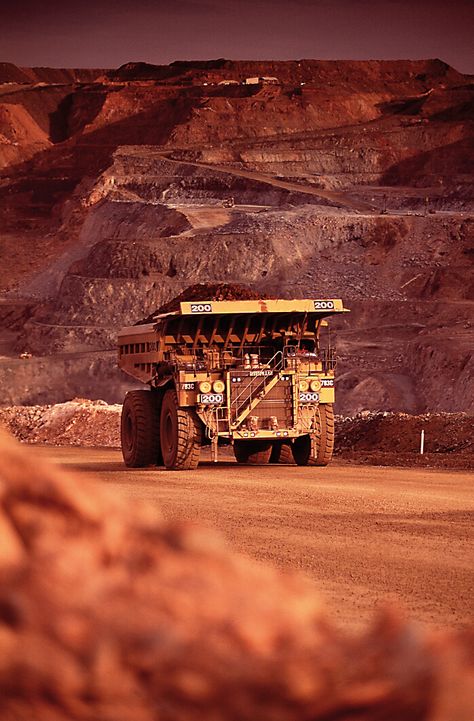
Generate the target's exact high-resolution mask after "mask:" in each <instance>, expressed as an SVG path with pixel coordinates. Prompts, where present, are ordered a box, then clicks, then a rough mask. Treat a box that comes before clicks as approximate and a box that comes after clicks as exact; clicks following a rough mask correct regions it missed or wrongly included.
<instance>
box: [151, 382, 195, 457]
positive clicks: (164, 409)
mask: <svg viewBox="0 0 474 721" xmlns="http://www.w3.org/2000/svg"><path fill="white" fill-rule="evenodd" d="M201 440H202V426H201V422H200V420H199V418H198V417H197V415H196V413H195V412H194V411H191V410H188V409H186V408H180V407H179V406H178V398H177V396H176V391H175V390H174V389H170V390H167V391H166V393H165V395H164V397H163V403H162V405H161V419H160V441H161V452H162V455H163V463H164V464H165V466H166V468H168V469H169V470H172V471H192V470H194V469H195V468H197V466H198V463H199V456H200V453H201Z"/></svg>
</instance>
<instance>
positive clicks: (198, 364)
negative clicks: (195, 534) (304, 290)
mask: <svg viewBox="0 0 474 721" xmlns="http://www.w3.org/2000/svg"><path fill="white" fill-rule="evenodd" d="M345 312H348V311H347V310H346V309H345V308H344V307H343V303H342V301H341V300H338V299H323V300H237V301H229V300H224V301H212V300H203V301H199V302H195V301H193V302H187V303H181V304H180V309H179V310H178V311H175V312H172V313H165V314H162V315H157V316H155V318H154V321H155V322H153V323H149V324H146V325H136V326H132V327H128V328H123V329H122V330H121V331H120V333H119V336H118V344H119V366H120V368H121V369H122V370H123V371H125V372H126V373H128V374H129V375H131V376H133V377H134V378H136V379H137V380H139V381H141V382H143V383H145V384H147V385H148V386H149V387H150V388H149V390H136V391H131V392H130V393H128V394H127V396H126V398H125V401H124V404H123V411H122V428H121V432H122V452H123V457H124V460H125V463H126V465H127V466H130V467H134V468H137V467H143V466H148V465H152V464H156V465H163V464H164V465H165V466H166V468H169V469H175V470H190V469H193V468H196V466H197V464H198V462H199V455H200V451H201V447H202V446H203V445H206V444H211V450H212V454H213V458H214V459H216V458H217V448H218V445H222V444H229V443H232V444H233V448H234V453H235V457H236V459H237V461H238V462H239V463H268V462H279V461H286V462H293V461H294V462H295V463H297V464H298V465H302V466H304V465H308V464H312V465H319V466H324V465H326V464H327V463H328V462H329V460H330V459H331V456H332V452H333V446H334V414H333V403H334V368H335V364H336V361H335V354H334V349H333V348H331V347H330V344H329V342H328V343H327V344H325V347H324V348H323V347H322V345H323V343H322V338H323V336H322V333H321V331H322V328H323V327H324V326H327V321H325V320H324V318H325V317H327V316H330V315H334V314H336V313H345Z"/></svg>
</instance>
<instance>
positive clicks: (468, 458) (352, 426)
mask: <svg viewBox="0 0 474 721" xmlns="http://www.w3.org/2000/svg"><path fill="white" fill-rule="evenodd" d="M121 409H122V407H121V405H119V404H116V405H108V404H107V403H105V402H104V401H90V400H85V399H81V398H75V399H74V400H72V401H68V402H67V403H59V404H57V405H48V406H6V407H5V406H4V407H1V406H0V424H3V425H4V426H6V427H7V428H8V430H9V431H10V432H11V433H12V434H13V435H14V436H16V437H17V438H19V439H20V440H22V441H24V442H26V443H45V444H50V445H57V446H105V447H111V448H119V447H120V413H121ZM472 428H473V418H472V416H468V415H466V414H465V413H427V414H424V415H419V416H411V415H408V414H406V413H386V412H385V413H373V412H369V411H363V412H362V413H359V414H358V415H357V416H351V417H346V418H345V417H342V416H336V448H335V453H336V455H337V456H338V457H340V458H342V459H346V460H350V461H351V462H356V463H367V464H375V465H394V466H396V465H403V466H411V465H422V466H437V467H447V468H474V437H473V432H472ZM422 429H424V431H425V448H424V450H425V453H424V455H423V456H421V455H420V453H419V450H420V434H421V430H422Z"/></svg>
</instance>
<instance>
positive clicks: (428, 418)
mask: <svg viewBox="0 0 474 721" xmlns="http://www.w3.org/2000/svg"><path fill="white" fill-rule="evenodd" d="M473 426H474V419H473V417H472V416H468V415H466V414H465V413H425V414H422V415H418V416H412V415H408V414H407V413H387V412H378V413H374V412H370V411H362V413H359V414H358V415H357V416H352V417H348V418H343V417H341V416H339V417H337V418H336V453H337V454H338V455H340V456H342V457H343V458H347V459H351V460H352V461H357V462H361V463H367V462H368V463H374V464H378V465H436V466H446V467H452V468H455V467H460V468H461V467H462V468H474V434H473ZM422 430H423V431H424V455H420V442H421V432H422Z"/></svg>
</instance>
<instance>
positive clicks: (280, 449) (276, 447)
mask: <svg viewBox="0 0 474 721" xmlns="http://www.w3.org/2000/svg"><path fill="white" fill-rule="evenodd" d="M272 445H273V447H272V452H271V455H270V463H287V464H288V463H294V462H295V460H294V458H293V453H292V451H291V445H290V444H289V443H279V442H277V441H275V442H274V443H273V444H272Z"/></svg>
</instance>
